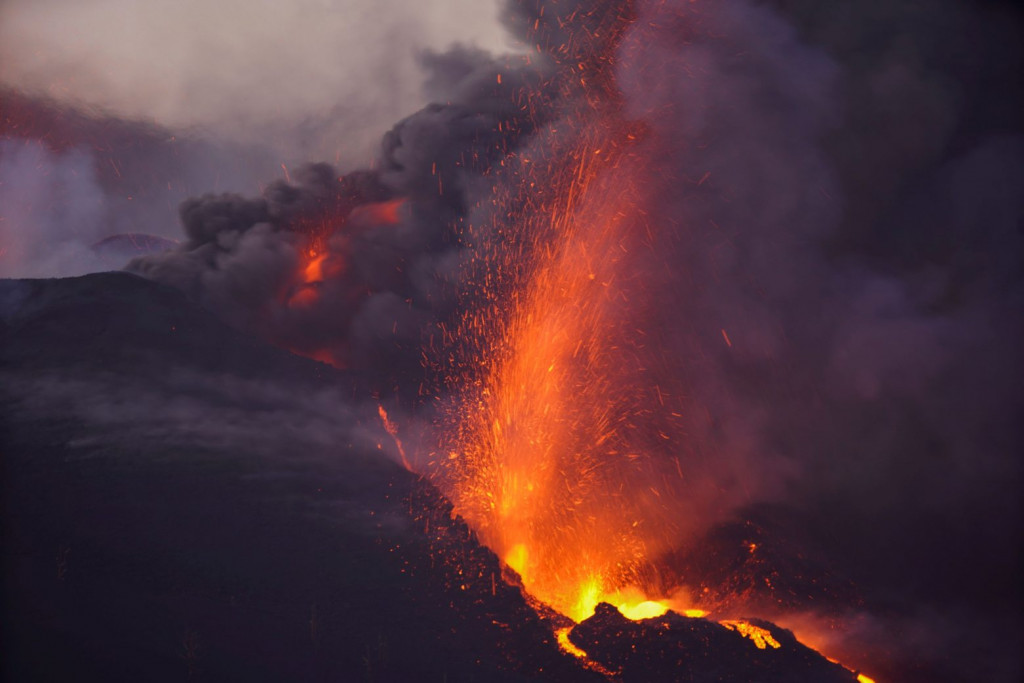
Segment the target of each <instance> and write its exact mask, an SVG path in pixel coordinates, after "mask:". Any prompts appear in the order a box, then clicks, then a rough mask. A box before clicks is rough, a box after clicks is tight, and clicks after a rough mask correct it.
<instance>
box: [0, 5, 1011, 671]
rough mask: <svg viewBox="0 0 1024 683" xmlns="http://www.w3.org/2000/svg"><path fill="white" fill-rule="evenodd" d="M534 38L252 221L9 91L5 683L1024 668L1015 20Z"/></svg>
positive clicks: (180, 170)
mask: <svg viewBox="0 0 1024 683" xmlns="http://www.w3.org/2000/svg"><path fill="white" fill-rule="evenodd" d="M812 4H813V3H812ZM2 11H5V10H0V12H2ZM501 21H502V22H503V23H504V25H505V27H506V28H507V29H508V30H509V32H510V34H511V36H512V37H513V38H514V40H515V41H516V48H515V49H513V50H511V51H509V52H508V53H506V54H500V55H498V54H491V53H489V52H487V51H485V50H482V49H478V48H475V47H469V46H466V45H456V46H453V47H451V48H450V49H448V50H446V51H443V52H429V51H428V52H424V53H422V54H421V55H420V56H419V60H420V63H421V66H422V68H423V69H424V72H425V89H426V90H425V94H426V99H425V100H424V101H425V102H429V103H428V104H426V106H424V107H423V108H422V109H420V110H419V111H415V112H414V113H412V114H411V115H409V116H408V117H406V118H405V119H403V120H401V121H399V122H398V123H396V124H395V125H394V126H393V127H391V129H390V130H388V131H387V132H386V133H384V135H383V138H382V140H381V145H380V150H379V153H378V154H377V156H376V158H374V159H373V160H372V161H366V163H363V162H361V161H358V162H351V161H347V162H345V163H344V164H342V163H341V162H338V161H336V162H335V164H333V165H332V164H329V163H309V164H305V165H293V164H291V163H290V162H289V163H288V164H278V163H276V162H275V163H272V164H270V167H271V168H272V169H273V171H272V173H273V174H277V173H278V171H277V169H278V168H280V171H281V173H282V174H283V175H282V177H280V178H277V179H270V177H269V176H270V174H271V172H270V171H267V172H265V175H263V176H261V179H262V180H261V182H260V184H259V185H258V191H256V190H254V189H252V188H250V189H249V190H246V193H234V192H228V193H225V192H222V191H221V190H222V189H223V188H224V185H223V184H222V183H221V179H220V176H219V172H214V169H212V168H207V167H209V166H211V163H210V162H209V160H210V159H218V160H219V159H222V156H221V155H222V154H223V155H225V156H226V157H227V158H228V160H229V161H231V163H240V164H242V165H244V159H245V158H252V159H261V160H262V161H261V164H262V163H263V162H265V161H266V159H265V158H264V157H263V156H262V155H261V154H256V153H255V152H253V154H255V156H247V155H246V154H243V153H242V152H241V151H239V150H234V151H232V149H229V148H223V149H222V148H220V147H218V146H216V145H213V144H212V143H206V142H196V143H193V142H192V140H191V137H192V135H198V133H191V134H184V133H183V134H182V136H181V138H180V139H179V137H178V135H177V133H173V134H172V132H171V131H169V130H164V129H162V128H160V127H159V126H154V125H149V124H137V123H133V122H125V121H119V120H117V119H116V118H115V117H113V116H112V115H109V114H104V115H102V116H94V115H89V114H85V113H81V112H77V111H75V110H74V109H73V108H69V107H67V105H66V104H59V103H57V102H56V101H42V100H36V99H33V98H32V97H30V96H23V95H21V94H20V93H10V92H7V91H6V90H2V89H0V104H3V105H4V107H5V109H4V112H3V115H2V116H0V121H2V122H3V124H4V127H3V128H2V129H0V134H2V136H3V138H2V139H0V237H2V238H3V244H0V267H2V268H4V269H5V270H4V272H8V273H13V274H19V277H20V276H21V275H34V274H39V273H42V274H44V275H57V274H77V273H81V272H84V271H85V270H90V269H93V270H95V269H96V268H106V267H113V266H114V265H120V263H117V264H114V263H113V261H117V262H120V261H123V260H125V259H130V261H129V262H128V263H127V265H126V266H125V267H124V270H123V271H121V272H116V273H108V272H104V273H93V274H90V275H86V276H83V277H76V278H65V279H35V280H30V279H11V280H4V281H2V282H0V342H2V346H0V374H2V376H0V379H2V385H0V386H2V388H0V408H2V410H3V412H2V417H3V425H2V427H3V430H2V432H3V433H2V436H3V441H2V443H0V448H2V450H0V453H2V456H3V467H4V486H5V499H4V504H5V513H4V524H5V526H4V533H5V537H4V548H5V563H4V572H5V580H4V600H5V617H6V616H7V615H8V614H9V615H11V616H10V618H5V621H4V631H3V639H4V649H5V650H9V651H11V652H14V653H15V656H13V657H10V658H5V661H4V666H5V667H7V670H6V671H9V675H10V676H11V677H12V678H14V679H17V680H24V679H29V680H32V679H35V680H63V679H75V678H81V677H85V678H87V679H97V680H111V679H114V680H120V679H124V680H129V679H130V680H140V679H141V680H150V679H155V680H163V679H165V678H166V679H168V680H170V679H180V678H182V677H185V678H187V679H208V680H231V679H234V678H238V677H245V678H254V679H260V680H307V679H308V680H338V679H341V680H352V679H360V678H361V679H366V680H441V681H445V680H460V681H462V680H465V681H472V680H553V681H573V680H581V681H583V680H593V681H599V680H624V681H647V680H673V681H676V680H677V681H737V682H739V681H770V682H778V683H782V682H784V681H823V682H825V683H828V682H830V681H837V682H838V681H845V682H851V681H859V682H860V683H868V682H871V681H873V680H874V681H881V682H882V683H884V682H885V681H892V682H895V681H908V682H914V681H922V682H924V681H928V682H929V683H933V682H936V683H967V682H969V681H974V680H979V679H983V680H987V681H995V682H999V683H1002V682H1003V681H1006V682H1009V681H1014V680H1018V679H1019V675H1020V672H1021V662H1020V657H1019V654H1017V651H1016V645H1017V641H1018V640H1019V636H1020V633H1021V626H1022V624H1024V619H1022V618H1021V615H1020V612H1019V609H1018V604H1019V600H1018V598H1019V597H1020V582H1019V574H1020V570H1021V552H1020V550H1021V547H1022V545H1021V525H1020V520H1021V519H1022V517H1021V514H1020V512H1021V511H1020V497H1019V485H1020V480H1021V477H1020V474H1021V472H1020V459H1019V453H1020V452H1021V450H1022V448H1024V431H1022V429H1021V425H1022V423H1021V421H1020V407H1021V405H1022V399H1024V396H1022V391H1021V386H1022V385H1021V384H1020V382H1019V381H1018V379H1017V378H1018V377H1019V376H1021V374H1022V373H1024V357H1022V356H1021V354H1020V353H1019V351H1020V348H1022V347H1024V321H1022V319H1021V317H1020V315H1019V311H1020V310H1021V308H1022V307H1024V261H1022V255H1024V231H1022V230H1021V225H1022V224H1024V204H1022V203H1021V199H1020V193H1019V188H1020V187H1021V186H1024V128H1022V127H1021V121H1024V116H1016V115H1015V114H1019V113H1021V112H1024V90H1022V89H1021V86H1020V83H1021V82H1024V81H1021V80H1020V79H1016V78H1014V76H1015V75H1016V72H1017V71H1018V70H1019V69H1017V68H1016V67H1019V66H1020V63H1021V59H1020V49H1019V45H1020V44H1021V40H1020V38H1021V37H1022V36H1024V21H1022V18H1021V16H1020V14H1019V12H1017V11H1016V10H1012V9H1010V8H1009V7H1008V6H1006V5H1005V4H1004V3H1001V2H992V3H983V4H981V5H978V6H975V5H973V4H970V3H966V2H962V1H961V0H948V2H942V3H936V4H935V5H934V6H927V7H926V6H924V5H922V4H921V3H917V2H911V1H909V0H908V1H907V2H905V3H904V2H900V1H898V0H897V1H896V2H891V1H889V0H887V1H886V2H883V1H882V0H864V1H863V2H862V3H852V2H851V3H840V5H838V6H836V7H832V6H830V7H828V8H826V7H818V6H815V7H814V8H812V7H811V6H810V5H808V4H807V3H801V2H781V1H766V2H760V1H755V0H721V1H716V2H704V1H703V0H695V1H687V0H624V1H613V0H607V1H604V0H602V1H599V2H592V3H589V2H578V1H574V0H506V1H504V2H502V4H501ZM0 77H2V74H0ZM12 103H13V106H12ZM259 146H260V145H257V147H259ZM273 146H278V145H273ZM250 151H251V150H250ZM208 155H213V156H208ZM194 165H198V166H199V167H202V168H204V169H205V170H206V172H207V173H212V174H213V175H215V176H217V177H216V179H215V180H211V181H210V182H209V183H208V184H207V185H206V186H204V187H202V188H201V189H199V190H198V192H203V191H206V193H205V194H198V195H196V196H191V197H190V198H188V199H185V200H184V201H182V202H181V203H180V205H179V208H178V220H179V223H180V225H176V226H174V231H173V234H172V231H169V229H167V226H166V223H168V222H173V221H170V214H169V212H168V211H167V210H166V206H164V205H166V204H167V202H168V200H169V199H172V198H173V199H174V201H177V196H178V195H180V194H182V193H186V194H188V195H193V194H194V192H193V190H194V186H193V182H192V181H193V180H194V178H193V177H192V175H193V174H192V173H191V171H190V169H191V168H192V167H193V166H194ZM228 166H230V164H228ZM263 168H265V167H264V166H262V165H261V166H260V169H261V170H260V172H263V171H262V169H263ZM203 177H204V178H205V176H203ZM172 181H173V182H172ZM263 181H266V182H263ZM138 198H146V201H145V202H137V201H136V200H137V199H138ZM158 205H159V206H158ZM127 206H132V207H134V208H133V210H132V211H131V212H128V213H125V212H124V211H122V210H121V209H119V208H118V207H122V208H124V207H127ZM150 213H153V220H152V221H149V220H148V219H149V216H148V214H150ZM122 219H123V220H122ZM150 223H152V226H151V225H150ZM179 232H180V233H181V234H180V235H179V234H178V233H179ZM158 235H159V236H158ZM172 237H173V238H174V239H172ZM83 249H84V252H83ZM83 253H84V256H85V257H86V258H80V257H82V256H83ZM105 259H106V260H108V262H106V263H104V260H105ZM89 264H92V265H89Z"/></svg>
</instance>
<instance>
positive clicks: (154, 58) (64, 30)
mask: <svg viewBox="0 0 1024 683" xmlns="http://www.w3.org/2000/svg"><path fill="white" fill-rule="evenodd" d="M496 15H497V8H496V4H495V3H494V2H493V1H487V0H483V1H481V0H449V1H448V2H444V3H421V2H410V1H409V0H294V1H290V2H277V1H273V0H149V1H147V2H132V1H131V0H5V1H4V2H3V3H0V84H2V85H3V86H7V87H10V88H16V89H18V90H21V91H24V92H28V93H31V94H42V95H46V96H49V97H51V98H55V99H58V100H61V101H67V102H73V103H76V104H79V105H86V106H88V107H95V108H101V109H103V110H105V111H106V112H107V113H111V114H115V115H117V116H120V117H124V118H132V119H143V120H149V121H153V122H156V123H158V124H161V125H163V126H166V127H169V128H172V129H182V128H190V129H199V130H200V131H202V132H204V133H206V134H207V135H209V136H210V137H214V138H217V139H221V140H223V139H225V138H226V139H231V140H233V141H235V142H242V143H245V142H251V141H253V140H256V139H258V140H260V141H261V142H263V143H266V142H267V141H268V139H269V140H273V141H276V142H277V146H278V147H280V148H281V149H282V150H286V149H287V150H290V151H291V153H294V154H301V153H305V154H306V155H307V156H306V158H326V159H327V160H330V161H333V162H335V163H341V164H343V165H348V164H351V165H357V164H359V163H365V161H366V160H367V156H368V155H369V154H370V153H372V152H373V151H376V146H377V142H378V141H379V139H380V134H381V133H382V132H383V131H384V130H386V129H387V128H388V127H390V125H391V124H392V123H393V122H394V121H396V120H398V119H399V118H401V117H403V116H405V115H407V114H409V113H410V112H412V111H415V110H416V109H417V108H419V106H421V105H422V104H423V103H424V101H423V97H422V95H421V92H420V85H421V82H422V74H421V72H420V69H419V67H418V65H417V55H418V54H419V53H420V52H421V51H422V50H427V49H433V50H441V49H444V48H446V47H448V46H449V45H450V44H451V43H453V42H456V41H459V42H463V43H469V44H477V45H479V46H481V47H486V48H489V49H499V50H500V49H501V48H502V47H504V46H505V45H506V42H507V40H508V39H507V37H506V34H505V33H504V32H503V31H502V29H501V27H500V25H499V23H498V21H497V16H496ZM341 131H343V132H344V134H343V135H342V134H339V133H340V132H341ZM317 152H319V154H317ZM346 161H347V162H348V164H346Z"/></svg>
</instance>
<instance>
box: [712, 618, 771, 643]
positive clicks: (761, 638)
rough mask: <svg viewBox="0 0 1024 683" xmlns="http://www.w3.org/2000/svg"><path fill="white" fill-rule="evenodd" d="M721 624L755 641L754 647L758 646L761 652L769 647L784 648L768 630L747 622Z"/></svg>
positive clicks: (725, 622) (723, 622)
mask: <svg viewBox="0 0 1024 683" xmlns="http://www.w3.org/2000/svg"><path fill="white" fill-rule="evenodd" d="M719 623H720V624H722V626H725V627H727V628H731V629H732V630H733V631H736V632H737V633H739V634H741V635H743V636H744V637H746V638H749V639H750V640H752V641H754V645H757V648H758V649H759V650H764V649H766V648H769V647H771V648H774V649H778V648H780V647H782V645H781V644H780V643H779V641H777V640H775V638H774V637H773V636H772V634H771V632H770V631H769V630H768V629H766V628H761V627H760V626H754V625H753V624H749V623H747V622H745V621H721V622H719Z"/></svg>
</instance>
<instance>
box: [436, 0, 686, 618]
mask: <svg viewBox="0 0 1024 683" xmlns="http://www.w3.org/2000/svg"><path fill="white" fill-rule="evenodd" d="M597 11H598V10H594V12H597ZM601 11H603V12H609V14H607V15H606V16H601V17H587V18H588V19H591V20H592V21H591V22H589V23H588V22H579V23H581V24H583V25H586V26H589V27H590V28H589V29H588V30H589V33H588V34H587V40H588V41H589V42H591V43H595V42H599V41H601V40H603V43H602V44H603V46H604V47H603V49H602V51H600V52H599V53H598V54H596V55H593V56H591V58H590V59H589V61H580V62H578V63H575V64H570V65H568V66H567V67H566V66H565V65H563V68H562V69H561V72H562V77H563V78H565V82H564V83H563V84H562V85H561V88H562V90H563V91H566V90H573V89H575V91H576V93H577V95H576V97H574V98H572V99H573V101H574V102H576V103H577V105H576V106H575V107H574V108H573V109H572V110H571V111H569V112H567V113H566V116H565V118H564V119H563V121H561V122H560V123H559V124H558V125H556V126H552V127H551V128H550V129H549V130H548V131H546V132H545V134H544V135H542V136H541V140H540V141H539V143H538V145H536V146H535V148H533V149H534V150H535V152H532V151H531V150H526V151H524V152H523V153H522V154H521V155H519V156H518V157H516V158H515V159H513V161H514V165H515V169H514V171H512V172H513V173H514V174H515V175H517V176H518V178H517V182H516V183H514V186H515V187H517V188H518V189H517V190H515V191H512V192H509V193H508V194H506V195H504V196H498V197H497V198H496V200H495V201H496V205H497V207H498V209H497V211H496V212H495V215H497V216H499V219H498V220H497V223H498V225H496V226H490V229H489V230H485V231H482V235H481V237H480V247H479V249H478V257H477V258H478V263H477V264H476V265H477V266H480V264H481V263H482V264H483V265H482V267H479V272H481V273H484V274H486V275H485V277H483V279H482V281H481V280H480V279H477V281H476V282H475V289H474V290H473V291H472V292H471V293H470V295H469V296H470V297H471V298H472V299H473V303H472V304H470V305H469V306H468V310H469V313H467V314H466V316H465V317H464V319H463V320H462V321H461V324H460V325H458V326H457V327H456V328H455V329H454V330H452V331H451V332H450V334H449V336H448V339H447V340H446V341H447V344H446V348H450V349H455V351H454V353H453V357H452V361H451V366H450V367H448V368H446V370H445V371H446V373H447V374H448V376H449V383H450V385H451V386H452V387H453V388H454V390H455V392H456V396H457V399H455V400H454V401H453V402H452V403H451V405H450V406H449V409H448V410H447V413H446V417H445V419H444V424H443V429H442V432H443V434H444V436H443V437H442V444H441V447H440V449H439V450H438V452H437V453H436V454H435V460H434V463H433V467H434V470H435V473H436V474H438V475H439V477H438V478H439V480H440V481H442V482H443V484H444V486H445V488H446V490H447V492H448V494H449V495H450V496H451V498H452V499H453V501H454V503H455V506H456V510H457V511H458V512H459V513H460V514H461V515H462V516H463V517H465V518H466V519H467V521H468V522H469V523H470V524H471V525H472V526H473V527H474V528H475V529H476V530H477V533H478V534H479V536H480V537H481V540H482V541H483V542H484V543H485V544H487V545H488V546H490V547H491V548H492V549H494V550H495V551H496V552H497V553H498V554H499V555H500V556H501V557H502V558H503V559H504V561H505V563H506V564H507V565H508V566H509V567H511V568H512V569H514V570H515V571H516V572H517V573H518V574H519V576H520V577H521V579H522V581H523V584H524V586H525V588H526V590H527V592H529V593H530V594H531V595H532V596H534V597H535V598H537V599H538V600H540V601H541V602H543V603H545V604H547V605H549V606H551V607H553V608H554V609H556V610H557V611H559V612H561V613H562V614H565V615H567V616H569V617H571V618H573V619H574V620H577V621H579V620H582V619H585V618H587V617H588V616H590V614H592V613H593V611H594V608H595V606H596V605H597V604H598V603H599V602H602V601H606V602H611V603H613V604H616V605H618V606H620V609H621V611H622V612H623V613H624V614H627V615H631V616H636V618H643V617H650V616H655V615H657V614H660V613H663V612H664V611H665V610H666V609H668V601H667V600H666V599H665V598H666V596H664V595H662V594H657V593H659V591H661V590H662V588H661V586H659V585H658V580H657V575H656V571H655V569H654V567H653V564H652V563H651V561H650V558H652V557H654V556H656V554H657V553H658V552H660V551H663V550H665V549H666V548H667V547H668V542H669V539H670V538H673V537H676V536H677V534H678V528H677V527H678V524H677V521H676V515H675V511H674V503H673V501H675V500H678V499H679V498H680V496H681V495H682V484H683V476H684V472H683V468H682V465H681V463H680V460H679V459H678V457H677V456H676V457H674V456H673V455H672V449H673V447H674V446H673V444H675V443H678V440H679V438H680V436H681V435H680V430H679V428H678V427H677V426H676V425H677V423H678V421H679V420H678V418H679V417H680V414H679V413H678V412H677V409H676V408H674V407H673V406H674V401H673V395H675V393H676V392H675V391H674V389H673V387H672V386H671V380H670V379H668V378H666V377H664V376H659V373H658V353H659V350H658V344H657V340H656V339H655V338H654V336H655V335H654V334H653V333H652V331H651V330H649V329H647V328H646V326H645V309H648V308H649V307H650V305H651V302H650V301H649V297H647V296H645V278H646V277H648V276H649V275H650V273H649V268H650V264H652V263H656V262H657V253H656V252H657V244H658V241H657V238H656V236H655V233H656V231H657V230H658V226H653V225H649V224H648V222H647V220H646V217H645V213H644V210H643V207H644V201H645V200H644V186H645V183H646V182H647V181H648V176H647V173H648V170H647V165H646V163H645V159H644V158H642V156H641V155H640V154H638V141H639V140H640V139H642V137H643V135H644V130H643V126H642V125H641V124H638V123H636V122H631V121H629V120H627V119H626V118H625V117H624V115H623V114H622V108H621V106H620V102H619V100H620V97H619V95H618V92H617V90H616V89H615V86H614V79H613V73H612V72H613V70H614V67H615V62H614V58H613V57H614V54H615V48H616V45H617V40H616V36H617V35H619V34H621V32H622V31H624V30H625V28H626V27H628V26H629V25H630V23H631V22H632V21H633V16H632V13H631V10H630V8H629V7H626V8H625V9H623V8H621V7H620V8H616V9H615V10H614V12H610V11H609V10H607V9H605V10H601ZM594 19H596V21H594ZM569 50H570V48H569V47H565V48H564V49H563V50H561V51H560V50H558V49H556V50H555V51H554V54H555V58H556V59H558V58H559V56H560V55H561V54H562V53H568V52H569ZM565 74H568V75H565ZM567 99H568V98H567ZM467 387H468V388H467ZM652 597H653V598H655V599H653V600H652ZM673 606H674V607H676V608H677V609H678V610H680V611H682V608H683V607H685V605H681V604H679V603H678V602H676V603H673Z"/></svg>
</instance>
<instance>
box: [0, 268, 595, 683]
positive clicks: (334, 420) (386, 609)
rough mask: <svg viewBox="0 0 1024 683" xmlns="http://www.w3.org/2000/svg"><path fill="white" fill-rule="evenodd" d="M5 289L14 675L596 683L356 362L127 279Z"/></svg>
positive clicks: (2, 337)
mask: <svg viewBox="0 0 1024 683" xmlns="http://www.w3.org/2000/svg"><path fill="white" fill-rule="evenodd" d="M0 302H2V303H0V310H2V312H3V316H2V327H0V349H2V351H0V353H2V367H0V376H2V379H0V387H2V389H0V414H2V415H3V423H4V424H3V431H2V434H3V441H2V463H3V485H4V496H3V505H4V510H3V519H4V525H3V533H4V538H3V547H4V562H3V570H4V580H3V600H4V605H3V609H4V620H3V621H4V623H3V651H4V653H5V655H4V664H3V673H4V674H5V676H4V678H5V680H19V681H27V680H52V681H56V680H78V681H82V680H102V681H115V680H125V681H128V680H132V681H139V680H148V681H163V680H176V681H179V680H184V679H195V680H374V681H386V680H396V681H397V680H405V681H408V680H437V681H441V680H445V679H447V680H449V681H455V680H525V679H533V678H536V677H539V676H549V677H551V679H552V680H555V679H557V680H570V681H571V680H586V679H587V678H588V677H589V676H588V674H587V673H586V672H583V671H581V670H580V669H579V667H578V665H577V664H576V663H575V662H574V661H573V660H572V658H571V657H568V656H567V655H563V654H561V653H560V652H559V651H558V649H557V646H556V645H555V644H554V638H553V637H552V636H551V632H550V630H549V629H546V628H545V627H544V626H543V624H542V623H541V622H540V621H539V619H538V617H537V616H536V614H535V613H534V612H533V611H532V610H531V609H530V608H529V607H528V606H527V605H526V603H525V602H524V600H523V598H522V596H521V595H520V593H519V592H518V590H516V589H513V588H510V587H508V586H507V585H506V584H504V583H503V582H502V581H501V580H500V575H499V569H498V565H497V561H496V559H495V557H494V556H493V554H492V553H490V551H488V550H486V549H485V548H482V547H481V546H480V545H478V544H477V543H476V542H475V540H474V539H473V537H472V535H471V534H470V533H469V531H468V530H467V528H466V527H465V525H464V524H462V523H461V521H458V520H453V519H452V518H451V515H450V506H449V505H447V503H446V502H445V501H444V500H443V499H442V498H441V497H440V496H439V495H438V494H437V493H436V492H435V491H434V489H433V488H432V487H430V486H429V485H427V484H425V483H424V482H422V481H421V480H420V479H419V478H417V477H416V476H414V475H412V474H410V473H409V472H407V471H405V470H404V469H402V468H401V467H399V466H397V465H395V464H394V463H393V462H392V461H390V460H389V459H387V458H386V457H384V456H383V455H381V454H380V453H379V452H378V451H377V445H376V444H377V438H378V437H379V436H380V434H378V433H377V432H378V431H381V430H379V428H377V427H376V426H374V424H373V423H367V425H362V424H361V421H362V417H361V415H360V414H359V410H358V409H357V408H354V407H353V403H352V401H351V399H347V400H346V398H345V397H344V395H343V393H344V392H343V389H339V387H342V388H343V387H344V386H345V385H346V377H345V376H344V375H343V374H342V373H339V372H337V371H335V370H333V369H332V368H329V367H328V366H325V365H322V364H319V363H316V362H313V361H308V360H305V359H301V358H298V357H296V356H292V355H291V354H289V353H287V352H283V351H279V350H277V349H274V348H271V347H269V346H264V345H262V344H261V343H259V342H255V341H252V340H249V339H246V338H245V337H242V336H240V335H238V334H236V333H235V332H233V331H232V330H230V329H229V328H227V327H225V326H224V325H222V324H221V323H219V322H218V321H217V320H216V319H215V318H213V317H212V316H211V315H209V314H207V313H206V312H205V311H203V310H202V309H200V308H198V307H196V306H193V305H192V304H190V303H189V302H188V301H186V300H185V298H184V297H183V296H182V295H181V294H179V293H177V292H176V291H174V290H171V289H169V288H165V287H163V286H160V285H156V284H154V283H151V282H148V281H146V280H143V279H141V278H138V277H135V276H132V275H127V274H120V273H117V274H115V273H108V274H98V275H91V276H85V277H82V278H74V279H66V280H37V281H10V280H9V281H3V282H2V283H0ZM368 415H369V413H368ZM381 433H382V431H381ZM383 436H384V438H387V436H386V435H383Z"/></svg>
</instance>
